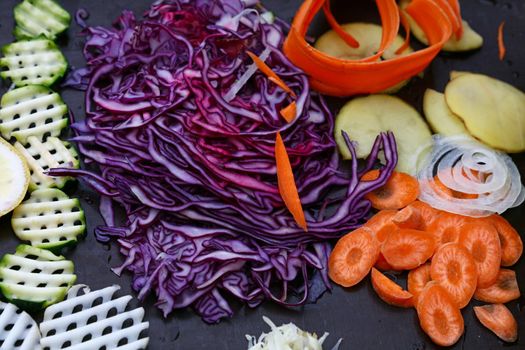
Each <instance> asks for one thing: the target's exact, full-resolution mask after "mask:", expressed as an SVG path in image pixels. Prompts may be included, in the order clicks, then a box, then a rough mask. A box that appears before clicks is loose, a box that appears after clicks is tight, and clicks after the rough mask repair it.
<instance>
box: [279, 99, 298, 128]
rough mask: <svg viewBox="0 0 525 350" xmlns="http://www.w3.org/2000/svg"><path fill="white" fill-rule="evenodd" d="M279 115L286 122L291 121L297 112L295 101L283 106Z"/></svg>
mask: <svg viewBox="0 0 525 350" xmlns="http://www.w3.org/2000/svg"><path fill="white" fill-rule="evenodd" d="M280 113H281V116H282V117H283V118H284V119H285V120H286V121H287V122H288V123H291V122H292V121H293V120H294V119H295V116H296V114H297V104H296V103H295V101H293V102H292V103H290V104H289V105H288V106H286V107H284V108H283V109H281V111H280Z"/></svg>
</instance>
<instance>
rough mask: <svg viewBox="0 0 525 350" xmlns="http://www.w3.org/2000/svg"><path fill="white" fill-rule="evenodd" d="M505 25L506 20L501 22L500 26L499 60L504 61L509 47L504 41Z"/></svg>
mask: <svg viewBox="0 0 525 350" xmlns="http://www.w3.org/2000/svg"><path fill="white" fill-rule="evenodd" d="M504 27H505V21H503V22H501V23H500V24H499V26H498V56H499V60H500V61H503V59H504V58H505V54H506V53H507V49H506V48H505V42H504V41H503V28H504Z"/></svg>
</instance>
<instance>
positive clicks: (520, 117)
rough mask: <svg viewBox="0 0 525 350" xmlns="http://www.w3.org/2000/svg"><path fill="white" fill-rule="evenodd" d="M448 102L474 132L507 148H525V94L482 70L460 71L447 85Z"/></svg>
mask: <svg viewBox="0 0 525 350" xmlns="http://www.w3.org/2000/svg"><path fill="white" fill-rule="evenodd" d="M445 98H446V101H447V105H448V106H449V108H450V109H451V110H452V112H453V113H454V114H456V115H457V116H458V117H460V118H461V119H462V120H463V122H464V123H465V126H466V128H467V130H468V131H469V132H470V134H471V135H473V136H474V137H476V138H477V139H479V140H481V141H482V142H484V143H486V144H488V145H490V146H492V147H494V148H497V149H501V150H503V151H506V152H510V153H517V152H523V151H525V94H524V93H523V92H522V91H520V90H518V89H516V88H515V87H513V86H512V85H509V84H507V83H505V82H502V81H500V80H497V79H493V78H491V77H488V76H486V75H481V74H461V75H459V76H457V77H456V78H454V80H452V81H451V82H450V83H448V85H447V87H446V89H445Z"/></svg>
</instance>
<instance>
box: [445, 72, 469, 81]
mask: <svg viewBox="0 0 525 350" xmlns="http://www.w3.org/2000/svg"><path fill="white" fill-rule="evenodd" d="M466 74H472V73H471V72H467V71H462V70H453V71H451V72H450V80H454V79H456V78H459V77H461V76H463V75H466Z"/></svg>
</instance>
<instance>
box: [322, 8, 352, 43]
mask: <svg viewBox="0 0 525 350" xmlns="http://www.w3.org/2000/svg"><path fill="white" fill-rule="evenodd" d="M323 12H324V15H325V17H326V20H327V21H328V24H330V27H332V29H333V30H334V32H336V33H337V35H339V37H340V38H341V39H343V40H344V42H345V43H347V44H348V45H349V46H350V47H353V48H357V47H359V42H358V41H357V40H356V39H355V38H354V37H353V36H352V35H350V34H348V33H347V32H345V31H344V30H343V28H342V27H341V26H340V25H339V23H337V21H336V19H335V17H334V15H333V14H332V10H330V0H326V2H325V3H324V5H323Z"/></svg>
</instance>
